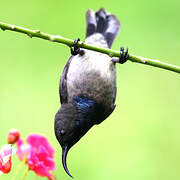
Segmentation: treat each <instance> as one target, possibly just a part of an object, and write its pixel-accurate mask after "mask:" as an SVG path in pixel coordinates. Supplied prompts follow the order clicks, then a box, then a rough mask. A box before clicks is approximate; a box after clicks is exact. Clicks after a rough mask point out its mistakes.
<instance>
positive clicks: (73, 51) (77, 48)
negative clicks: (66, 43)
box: [71, 38, 84, 56]
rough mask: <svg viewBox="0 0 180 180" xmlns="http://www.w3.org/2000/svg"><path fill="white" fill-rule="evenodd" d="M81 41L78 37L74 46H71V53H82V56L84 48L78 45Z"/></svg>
mask: <svg viewBox="0 0 180 180" xmlns="http://www.w3.org/2000/svg"><path fill="white" fill-rule="evenodd" d="M79 41H80V39H79V38H77V39H76V40H75V41H74V44H73V46H71V55H73V56H75V55H77V54H80V55H81V56H82V55H84V50H81V49H80V47H79V46H78V42H79Z"/></svg>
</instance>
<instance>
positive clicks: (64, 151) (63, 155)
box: [62, 145, 73, 178]
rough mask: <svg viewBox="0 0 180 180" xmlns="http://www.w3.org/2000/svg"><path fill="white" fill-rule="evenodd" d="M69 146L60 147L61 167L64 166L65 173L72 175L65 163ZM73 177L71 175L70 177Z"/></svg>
mask: <svg viewBox="0 0 180 180" xmlns="http://www.w3.org/2000/svg"><path fill="white" fill-rule="evenodd" d="M69 149H70V148H69V147H68V145H65V146H64V147H63V148H62V164H63V167H64V170H65V171H66V173H67V174H68V175H69V176H70V177H72V175H71V174H70V172H69V170H68V168H67V165H66V157H67V154H68V151H69ZM72 178H73V177H72Z"/></svg>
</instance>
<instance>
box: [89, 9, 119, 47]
mask: <svg viewBox="0 0 180 180" xmlns="http://www.w3.org/2000/svg"><path fill="white" fill-rule="evenodd" d="M119 29H120V22H119V20H118V19H117V18H116V16H115V15H113V14H109V13H106V11H105V9H103V8H101V9H99V10H98V11H96V12H94V11H92V10H91V9H89V10H88V11H87V12H86V38H87V37H89V36H91V35H93V34H95V33H100V34H102V35H103V36H104V38H105V40H106V42H107V44H108V46H109V47H111V45H112V43H113V41H114V39H115V38H116V36H117V34H118V32H119Z"/></svg>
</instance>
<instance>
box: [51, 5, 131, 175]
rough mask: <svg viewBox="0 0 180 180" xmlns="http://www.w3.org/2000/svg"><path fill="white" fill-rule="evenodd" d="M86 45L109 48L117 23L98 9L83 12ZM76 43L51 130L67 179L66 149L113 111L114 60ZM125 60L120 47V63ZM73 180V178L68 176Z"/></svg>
mask: <svg viewBox="0 0 180 180" xmlns="http://www.w3.org/2000/svg"><path fill="white" fill-rule="evenodd" d="M86 24H87V26H86V39H85V43H87V44H92V45H95V46H98V47H103V48H110V47H111V45H112V43H113V41H114V39H115V38H116V36H117V34H118V32H119V29H120V22H119V20H118V19H117V18H116V16H114V15H113V14H109V13H106V12H105V9H100V10H98V11H97V12H93V11H92V10H88V11H87V12H86ZM78 41H79V39H78V40H76V41H75V42H74V46H73V47H72V48H71V54H72V56H71V57H70V58H69V60H68V61H67V64H66V66H65V67H64V70H63V73H62V75H61V79H60V87H59V93H60V101H61V108H60V109H59V110H58V112H57V113H56V116H55V124H54V130H55V135H56V138H57V140H58V141H59V143H60V145H61V147H62V163H63V167H64V169H65V171H66V172H67V174H68V175H69V176H71V174H70V173H69V171H68V169H67V165H66V156H67V153H68V151H69V149H70V148H71V147H72V146H73V145H74V144H76V143H77V142H78V141H79V140H80V139H81V137H82V136H84V135H85V134H86V133H87V131H88V130H89V129H90V128H91V127H92V126H93V125H95V124H100V123H101V122H102V121H104V120H105V119H106V118H107V117H108V116H109V115H110V114H111V113H112V112H113V110H114V108H115V99H116V68H115V64H116V62H117V61H113V60H112V58H111V57H110V56H108V55H106V54H102V53H99V52H95V51H91V50H85V49H80V48H79V47H78V45H77V42H78ZM127 58H128V49H127V51H126V52H124V49H123V48H121V53H120V58H119V61H118V62H119V63H124V62H125V61H126V60H127ZM71 177H72V176H71Z"/></svg>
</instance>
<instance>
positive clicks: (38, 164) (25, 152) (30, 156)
mask: <svg viewBox="0 0 180 180" xmlns="http://www.w3.org/2000/svg"><path fill="white" fill-rule="evenodd" d="M17 147H18V150H17V155H18V157H19V159H20V160H22V159H23V158H26V160H27V165H28V167H29V169H31V170H33V171H34V172H35V173H36V174H37V175H39V176H41V177H43V176H46V177H51V174H50V172H49V171H54V170H55V163H54V160H53V157H54V149H53V148H52V147H51V145H50V144H49V142H48V140H47V139H46V138H45V137H44V136H41V135H38V134H32V135H30V136H28V138H27V144H24V143H23V141H22V140H21V139H19V140H18V142H17Z"/></svg>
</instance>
